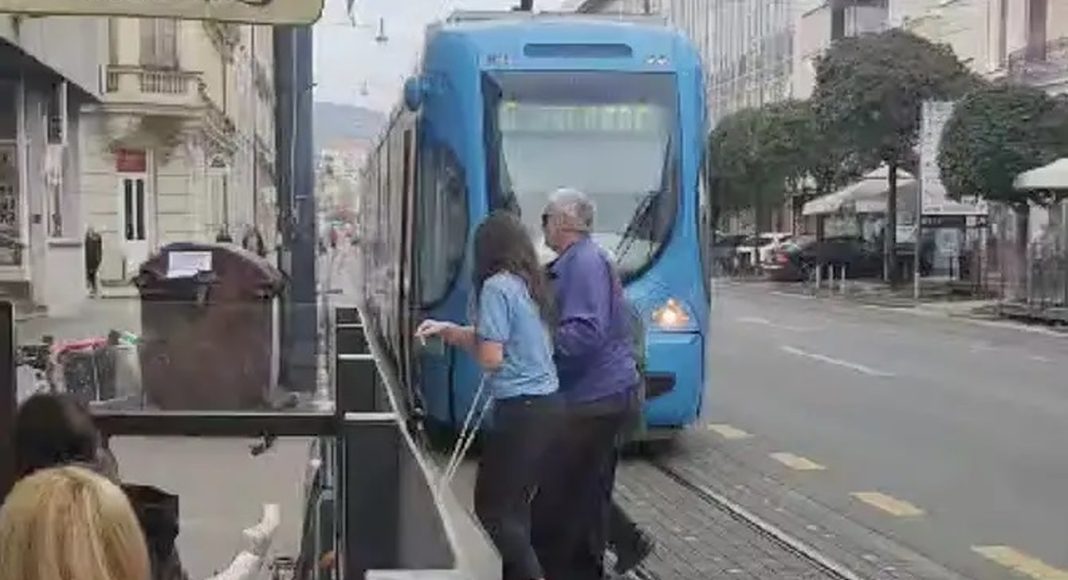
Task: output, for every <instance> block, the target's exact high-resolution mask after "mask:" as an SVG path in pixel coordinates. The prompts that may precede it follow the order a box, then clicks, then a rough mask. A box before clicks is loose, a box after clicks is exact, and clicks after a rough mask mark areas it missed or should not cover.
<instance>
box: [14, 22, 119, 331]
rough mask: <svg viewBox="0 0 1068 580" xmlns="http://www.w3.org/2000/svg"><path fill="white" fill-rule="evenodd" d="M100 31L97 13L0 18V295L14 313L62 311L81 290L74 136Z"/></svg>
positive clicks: (103, 49)
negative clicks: (9, 302)
mask: <svg viewBox="0 0 1068 580" xmlns="http://www.w3.org/2000/svg"><path fill="white" fill-rule="evenodd" d="M106 34H107V29H106V24H105V21H104V20H102V19H96V18H58V17H49V18H24V17H19V16H13V15H0V291H2V292H3V294H4V295H5V297H7V298H9V299H12V300H14V301H15V303H16V304H17V305H18V306H19V307H20V309H22V310H35V309H46V310H47V311H48V312H50V313H53V314H59V315H62V314H66V313H70V312H73V311H75V310H76V309H77V308H78V307H79V306H80V305H81V302H82V301H83V300H84V299H85V296H86V294H87V292H86V285H85V266H84V254H83V246H82V239H83V233H84V229H83V228H84V222H83V219H82V211H83V207H82V200H81V198H80V192H81V190H82V187H83V183H82V182H81V167H82V166H83V164H84V151H83V148H82V144H81V143H80V140H79V138H78V135H79V134H80V130H81V127H82V125H83V124H84V118H83V117H82V115H81V109H82V107H83V106H84V105H86V104H90V103H94V102H96V101H98V100H99V99H100V98H101V96H102V87H101V83H100V76H99V73H100V66H101V64H103V63H104V62H105V59H106V57H107V40H106V39H107V36H106Z"/></svg>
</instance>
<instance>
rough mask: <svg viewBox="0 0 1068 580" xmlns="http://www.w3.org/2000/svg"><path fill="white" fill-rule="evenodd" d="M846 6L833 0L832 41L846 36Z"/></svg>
mask: <svg viewBox="0 0 1068 580" xmlns="http://www.w3.org/2000/svg"><path fill="white" fill-rule="evenodd" d="M845 11H846V9H845V6H842V4H841V3H839V2H831V42H834V41H835V40H839V39H841V38H845V33H846V30H845V27H846V15H845Z"/></svg>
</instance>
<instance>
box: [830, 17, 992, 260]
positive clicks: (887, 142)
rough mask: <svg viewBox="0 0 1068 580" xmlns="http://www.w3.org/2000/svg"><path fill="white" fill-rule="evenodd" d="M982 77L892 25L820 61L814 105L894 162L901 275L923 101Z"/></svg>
mask: <svg viewBox="0 0 1068 580" xmlns="http://www.w3.org/2000/svg"><path fill="white" fill-rule="evenodd" d="M978 83H979V81H978V79H977V78H976V77H975V76H974V75H973V74H971V73H970V72H968V70H967V69H966V68H965V67H964V65H963V64H962V63H961V62H960V60H959V59H957V57H956V55H954V54H953V51H952V49H950V48H949V47H948V46H946V45H939V44H934V43H931V42H930V41H928V40H925V39H923V38H921V37H919V36H916V35H914V34H912V33H909V32H906V31H902V30H899V29H892V30H888V31H886V32H883V33H880V34H873V35H866V36H860V37H855V38H845V39H842V40H839V41H837V42H835V43H834V45H833V46H831V48H830V50H828V51H827V53H826V54H824V55H823V56H822V57H821V58H820V59H819V61H818V62H817V64H816V90H815V94H814V97H813V100H814V102H815V106H816V110H817V112H818V115H819V117H820V119H821V122H822V123H823V124H824V126H825V127H826V128H827V131H829V132H830V133H832V134H834V135H836V138H840V139H841V140H842V141H841V142H842V143H843V144H844V146H845V147H846V149H847V150H849V151H851V152H853V153H854V154H855V155H856V156H857V157H858V158H859V159H876V160H878V161H881V162H883V163H886V165H887V166H888V168H889V176H890V177H889V183H888V185H889V188H890V192H889V196H888V199H887V215H886V218H887V229H886V236H885V238H886V240H885V241H886V247H885V260H886V267H887V272H889V274H890V278H891V281H896V280H897V272H896V270H897V267H896V266H897V264H896V256H895V242H896V231H897V170H898V169H899V168H904V169H907V170H911V171H913V172H915V170H916V166H917V164H918V163H917V159H916V155H915V153H914V148H915V145H916V140H917V134H918V131H919V125H920V111H921V106H922V104H923V101H925V100H929V99H938V100H951V99H954V98H957V97H959V96H960V95H962V94H964V93H965V92H966V91H967V90H969V89H970V88H972V87H974V86H976V85H977V84H978Z"/></svg>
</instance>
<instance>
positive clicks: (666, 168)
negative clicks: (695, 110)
mask: <svg viewBox="0 0 1068 580" xmlns="http://www.w3.org/2000/svg"><path fill="white" fill-rule="evenodd" d="M671 157H672V154H671V139H668V142H667V146H666V147H664V161H663V164H662V165H661V168H660V187H659V188H657V189H654V190H652V191H648V192H646V193H645V195H643V196H642V198H641V200H640V201H639V202H638V205H637V206H636V207H635V208H634V213H633V214H631V217H630V220H629V221H628V222H627V228H626V229H625V230H623V235H622V237H621V238H620V240H619V243H618V244H616V250H615V255H616V265H617V266H618V265H619V264H622V263H623V257H624V256H626V255H627V253H629V252H630V248H631V246H633V245H634V241H635V240H637V239H638V237H639V236H640V235H642V234H643V233H646V232H648V234H647V235H648V236H649V237H650V238H652V236H653V234H654V232H653V231H652V230H653V229H654V228H655V223H652V220H654V219H655V218H656V217H657V214H658V213H659V209H660V200H661V199H663V195H662V194H664V193H666V192H667V191H668V188H669V187H670V185H669V184H670V183H671ZM649 251H650V252H652V251H653V245H650V246H649Z"/></svg>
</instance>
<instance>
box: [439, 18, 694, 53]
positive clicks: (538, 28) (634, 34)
mask: <svg viewBox="0 0 1068 580" xmlns="http://www.w3.org/2000/svg"><path fill="white" fill-rule="evenodd" d="M666 24H667V21H666V20H665V19H664V18H662V17H659V16H645V15H605V14H578V13H573V12H536V13H529V12H519V11H513V12H495V11H460V12H454V13H453V14H451V15H450V16H448V17H447V18H446V19H445V20H444V21H441V22H437V23H435V24H431V25H430V26H428V27H427V36H426V39H427V42H428V43H429V42H430V41H431V40H432V39H433V37H434V36H436V35H437V34H439V33H453V34H459V35H463V36H465V37H467V38H468V39H470V40H471V41H473V42H477V43H485V44H487V45H496V44H499V43H502V42H509V41H510V42H514V41H515V39H516V38H517V37H518V38H523V39H525V40H527V41H531V40H534V41H537V42H544V43H554V42H556V43H575V42H578V41H581V42H584V43H589V44H598V43H605V42H621V41H622V42H628V43H651V44H654V45H655V44H663V45H664V46H665V47H666V46H668V45H670V44H672V43H674V42H676V41H678V40H680V39H681V38H683V37H682V36H681V35H680V34H679V33H678V32H677V31H675V30H674V29H672V28H670V27H668V26H667V25H666Z"/></svg>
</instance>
